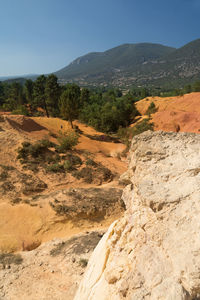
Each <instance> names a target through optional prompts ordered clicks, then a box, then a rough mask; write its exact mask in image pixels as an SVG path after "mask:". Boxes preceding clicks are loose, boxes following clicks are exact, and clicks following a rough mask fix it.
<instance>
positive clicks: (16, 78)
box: [0, 74, 39, 84]
mask: <svg viewBox="0 0 200 300" xmlns="http://www.w3.org/2000/svg"><path fill="white" fill-rule="evenodd" d="M38 76H39V75H37V74H27V75H21V76H17V75H16V76H0V81H5V82H8V83H12V82H19V83H21V84H24V82H25V81H26V80H27V79H32V80H35V79H36V78H37V77H38Z"/></svg>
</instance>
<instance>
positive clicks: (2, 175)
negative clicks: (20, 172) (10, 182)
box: [0, 171, 8, 181]
mask: <svg viewBox="0 0 200 300" xmlns="http://www.w3.org/2000/svg"><path fill="white" fill-rule="evenodd" d="M7 178H8V172H7V171H3V172H2V173H0V181H1V180H5V179H7Z"/></svg>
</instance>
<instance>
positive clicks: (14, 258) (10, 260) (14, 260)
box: [0, 253, 23, 266]
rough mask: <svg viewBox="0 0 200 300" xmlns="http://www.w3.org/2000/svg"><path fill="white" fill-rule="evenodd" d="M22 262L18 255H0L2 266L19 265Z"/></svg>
mask: <svg viewBox="0 0 200 300" xmlns="http://www.w3.org/2000/svg"><path fill="white" fill-rule="evenodd" d="M22 261H23V259H22V257H21V255H20V254H12V253H0V264H2V265H3V266H5V265H10V264H15V265H19V264H21V263H22Z"/></svg>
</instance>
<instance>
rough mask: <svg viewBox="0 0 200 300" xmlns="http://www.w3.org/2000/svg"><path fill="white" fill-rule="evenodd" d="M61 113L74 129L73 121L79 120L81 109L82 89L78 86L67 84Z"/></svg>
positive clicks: (62, 98) (61, 101)
mask: <svg viewBox="0 0 200 300" xmlns="http://www.w3.org/2000/svg"><path fill="white" fill-rule="evenodd" d="M59 106H60V112H61V115H62V117H63V118H64V119H65V120H68V121H69V122H70V124H71V127H72V128H73V123H72V122H73V120H75V119H76V118H78V115H79V109H80V87H79V86H78V85H76V84H67V85H66V87H65V90H64V91H63V93H62V94H61V97H60V102H59Z"/></svg>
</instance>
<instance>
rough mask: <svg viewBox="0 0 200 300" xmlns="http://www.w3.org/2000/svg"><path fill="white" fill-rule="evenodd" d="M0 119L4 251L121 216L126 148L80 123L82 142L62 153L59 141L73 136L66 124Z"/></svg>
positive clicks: (1, 239) (1, 246) (1, 237)
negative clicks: (121, 155)
mask: <svg viewBox="0 0 200 300" xmlns="http://www.w3.org/2000/svg"><path fill="white" fill-rule="evenodd" d="M0 121H1V122H0V152H1V156H0V249H1V251H3V252H10V251H11V252H13V251H16V250H22V249H24V250H31V249H34V248H36V247H37V246H38V245H40V244H41V243H42V242H44V241H47V240H50V239H52V238H54V237H67V236H72V235H73V234H75V233H79V232H84V231H85V230H91V229H94V228H96V227H100V228H104V227H107V226H108V225H109V224H110V222H112V220H113V218H115V217H116V216H118V215H120V214H121V212H122V211H123V205H122V203H121V201H120V196H121V188H122V187H121V188H120V187H119V188H118V187H117V186H118V179H119V176H120V174H122V173H123V172H124V171H125V170H126V161H125V158H123V157H122V158H120V153H122V152H123V150H124V149H125V146H124V145H123V144H121V143H119V141H117V142H114V141H112V139H111V140H109V137H108V136H106V135H104V134H103V133H99V132H96V131H95V130H94V129H92V128H90V127H87V126H85V125H83V124H79V123H76V126H78V128H77V131H78V133H77V134H78V135H77V136H78V144H77V145H75V146H74V147H72V148H69V149H68V148H67V150H66V149H64V151H63V149H61V146H63V143H61V144H59V137H60V138H61V140H62V138H63V136H64V137H65V133H66V132H71V129H70V127H69V124H68V122H66V121H63V120H61V119H56V118H49V119H48V118H43V117H38V118H29V117H25V116H19V115H16V116H12V115H8V114H7V115H5V114H4V115H1V116H0ZM64 146H65V148H66V144H65V145H64ZM97 194H98V195H99V201H94V199H95V198H96V195H97ZM107 199H109V205H108V200H107ZM88 201H89V202H88ZM88 203H90V207H88ZM111 211H112V214H111V213H110V212H111ZM86 216H87V217H88V216H91V218H87V217H86ZM77 220H78V221H77ZM99 220H100V221H99Z"/></svg>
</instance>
